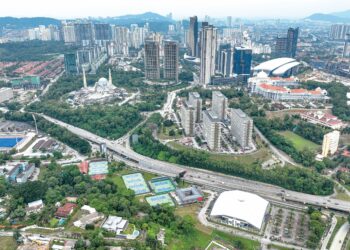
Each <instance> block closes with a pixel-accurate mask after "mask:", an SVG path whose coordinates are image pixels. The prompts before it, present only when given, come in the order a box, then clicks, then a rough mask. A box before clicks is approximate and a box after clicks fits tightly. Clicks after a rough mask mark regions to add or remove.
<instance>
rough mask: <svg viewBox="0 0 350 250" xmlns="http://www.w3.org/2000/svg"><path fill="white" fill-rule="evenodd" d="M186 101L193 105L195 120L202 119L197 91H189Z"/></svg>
mask: <svg viewBox="0 0 350 250" xmlns="http://www.w3.org/2000/svg"><path fill="white" fill-rule="evenodd" d="M188 103H189V104H190V105H192V106H193V108H194V110H195V122H197V123H198V122H200V121H202V99H201V97H200V95H199V94H198V92H190V93H189V94H188Z"/></svg>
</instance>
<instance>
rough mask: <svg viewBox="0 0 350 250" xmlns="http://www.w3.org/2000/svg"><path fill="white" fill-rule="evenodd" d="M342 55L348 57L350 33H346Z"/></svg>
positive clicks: (349, 53) (349, 52) (349, 54)
mask: <svg viewBox="0 0 350 250" xmlns="http://www.w3.org/2000/svg"><path fill="white" fill-rule="evenodd" d="M343 57H344V58H348V57H350V33H349V34H347V35H346V39H345V43H344V49H343Z"/></svg>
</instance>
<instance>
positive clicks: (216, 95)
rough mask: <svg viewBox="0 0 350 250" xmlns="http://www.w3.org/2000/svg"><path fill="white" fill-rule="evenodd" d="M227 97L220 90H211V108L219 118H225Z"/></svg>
mask: <svg viewBox="0 0 350 250" xmlns="http://www.w3.org/2000/svg"><path fill="white" fill-rule="evenodd" d="M226 109H227V97H226V96H224V95H223V94H222V93H221V92H220V91H213V92H212V102H211V110H212V111H213V112H214V113H215V114H216V115H217V117H218V118H219V119H220V120H224V119H226Z"/></svg>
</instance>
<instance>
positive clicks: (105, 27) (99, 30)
mask: <svg viewBox="0 0 350 250" xmlns="http://www.w3.org/2000/svg"><path fill="white" fill-rule="evenodd" d="M94 34H95V40H96V41H110V40H112V31H111V26H110V25H109V24H107V23H96V24H94Z"/></svg>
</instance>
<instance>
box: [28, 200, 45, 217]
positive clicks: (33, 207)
mask: <svg viewBox="0 0 350 250" xmlns="http://www.w3.org/2000/svg"><path fill="white" fill-rule="evenodd" d="M43 208H44V203H43V201H42V200H37V201H33V202H29V203H28V205H27V208H26V211H27V213H28V214H31V213H38V212H40V211H41V209H43Z"/></svg>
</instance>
